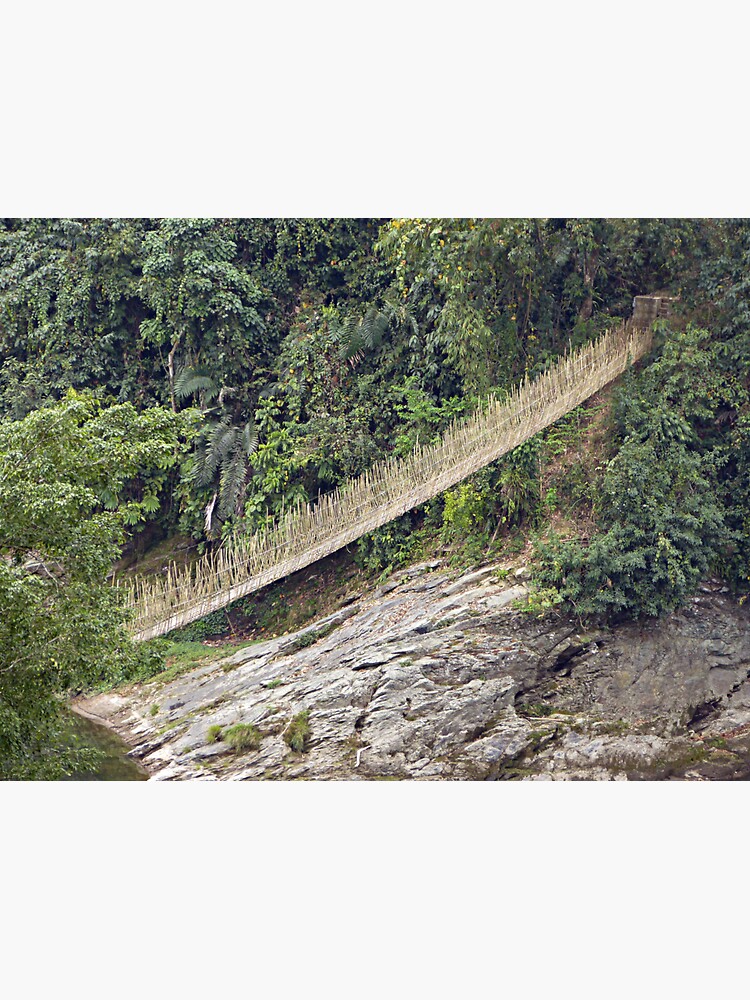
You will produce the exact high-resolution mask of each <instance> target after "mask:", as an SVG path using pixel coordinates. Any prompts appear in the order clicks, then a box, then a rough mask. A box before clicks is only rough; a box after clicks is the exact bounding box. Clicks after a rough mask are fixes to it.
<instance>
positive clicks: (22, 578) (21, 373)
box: [0, 219, 750, 778]
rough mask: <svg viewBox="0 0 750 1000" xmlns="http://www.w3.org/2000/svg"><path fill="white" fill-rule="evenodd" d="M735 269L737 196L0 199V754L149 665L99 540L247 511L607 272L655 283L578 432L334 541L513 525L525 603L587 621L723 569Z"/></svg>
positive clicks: (743, 311)
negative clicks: (526, 546) (189, 215)
mask: <svg viewBox="0 0 750 1000" xmlns="http://www.w3.org/2000/svg"><path fill="white" fill-rule="evenodd" d="M748 275H750V222H749V221H748V220H730V219H723V220H693V219H4V220H0V556H1V557H2V558H0V633H1V636H0V778H29V777H31V778H37V777H56V776H58V775H60V774H64V773H68V772H70V771H71V770H72V769H74V768H75V767H76V766H77V765H79V764H80V761H79V760H78V758H77V751H75V750H74V749H71V748H70V747H69V746H68V745H67V744H66V742H65V739H64V732H63V729H64V727H63V722H62V719H61V715H60V705H61V695H62V694H63V693H65V692H70V691H76V690H81V689H83V688H85V687H88V686H90V685H92V684H100V683H113V682H116V681H118V680H124V679H128V678H135V677H145V676H148V675H149V673H150V672H152V671H153V670H154V669H155V668H156V666H157V665H158V664H159V662H160V652H159V644H158V643H155V644H153V645H148V644H144V645H143V646H141V647H135V646H134V645H133V644H132V643H131V642H130V641H129V639H128V638H127V635H126V633H125V631H124V628H123V612H122V609H121V608H120V606H119V603H118V600H117V596H116V592H115V591H114V590H113V589H112V588H111V587H110V586H109V583H108V582H107V577H108V575H111V571H112V567H113V566H114V564H115V563H116V561H117V559H118V558H119V557H120V555H121V553H122V552H123V550H124V551H125V552H126V553H128V552H133V551H134V550H136V549H142V548H144V547H145V546H146V545H147V544H150V543H151V542H153V541H156V540H159V539H168V538H170V537H172V536H176V535H180V536H183V537H185V536H186V537H188V538H190V539H191V540H192V544H194V545H195V546H197V547H199V548H200V549H201V550H203V549H205V548H206V547H211V546H216V545H219V544H221V542H222V539H225V538H226V537H228V536H230V535H233V534H236V533H240V532H250V531H253V530H254V529H255V528H257V526H258V525H260V524H262V523H263V522H264V520H265V519H267V518H273V517H275V516H277V515H278V514H279V512H280V511H282V510H283V509H284V507H285V506H286V505H288V504H290V503H292V502H294V500H295V499H297V498H303V499H314V498H315V497H316V496H317V494H318V493H319V492H320V491H326V490H329V489H331V488H333V487H334V486H336V485H337V484H339V483H341V482H342V481H344V480H345V479H346V478H348V477H350V476H352V475H355V474H357V473H359V472H361V471H363V470H364V469H365V468H366V467H367V466H368V465H370V464H371V463H372V462H373V461H374V460H376V459H377V458H379V457H382V456H384V455H386V454H389V453H394V452H395V453H397V454H398V453H406V452H408V451H409V449H411V448H412V447H413V446H414V444H415V443H416V442H417V441H422V442H425V441H428V440H430V439H432V438H433V437H434V436H435V435H437V434H439V433H440V432H441V431H442V430H443V429H444V428H445V427H446V426H447V424H448V423H449V422H450V421H451V420H452V419H454V418H455V417H456V416H460V415H461V414H464V413H467V412H470V411H471V409H472V408H473V407H474V406H476V405H477V404H478V402H479V401H480V400H481V398H482V397H483V396H485V395H486V394H488V393H491V392H492V393H502V392H504V391H505V390H507V389H508V388H509V387H510V386H512V385H513V384H514V383H515V382H516V381H517V380H518V379H520V378H521V377H523V376H524V375H527V374H531V375H533V374H535V373H537V372H540V371H542V370H543V369H544V367H545V365H547V364H549V363H550V361H552V360H553V359H554V358H555V357H557V356H558V355H559V354H560V353H561V352H562V351H564V350H565V349H566V348H567V347H568V346H569V345H571V344H572V345H577V344H580V343H583V342H585V341H586V340H588V339H590V338H593V337H595V336H596V335H597V334H598V333H599V332H600V331H602V330H603V329H606V328H607V327H608V326H609V325H611V324H612V322H613V321H614V320H617V319H620V318H626V317H628V316H629V315H630V313H631V311H632V300H633V297H634V296H635V295H639V294H647V293H652V292H657V291H659V292H663V293H665V294H669V295H675V296H679V303H678V305H677V306H676V307H675V309H674V311H673V317H672V319H670V320H669V321H668V322H665V321H660V323H659V326H658V329H657V333H656V337H655V344H654V351H653V354H652V356H651V358H649V359H647V362H646V363H644V364H641V365H640V366H639V367H638V369H637V370H636V371H633V372H631V373H630V374H629V375H628V376H627V377H626V378H624V379H623V380H622V381H621V384H620V385H619V387H618V388H617V390H616V391H615V392H614V394H613V395H612V396H611V399H610V400H609V408H608V411H607V412H608V418H607V423H606V428H605V431H606V433H605V434H604V437H603V439H602V440H601V441H599V442H598V443H597V445H596V449H593V446H588V445H586V446H582V447H580V448H579V449H578V451H577V452H576V449H575V448H574V449H573V450H572V451H571V452H570V455H573V454H578V455H579V457H578V458H576V459H575V460H573V459H572V458H570V455H569V454H568V450H566V449H567V448H568V444H569V443H570V441H572V440H573V437H574V436H575V433H576V428H579V429H580V420H579V419H578V418H577V417H575V416H573V417H571V419H570V420H566V421H562V422H561V424H560V425H556V427H554V428H551V429H549V430H548V431H547V432H545V434H544V435H540V436H539V437H538V438H535V439H533V440H532V441H530V442H528V443H527V444H526V445H524V446H523V447H522V448H519V449H518V450H517V451H516V452H514V453H513V454H511V455H509V456H507V457H506V458H504V459H502V460H500V461H499V462H497V463H495V464H494V465H493V466H490V467H488V468H487V469H485V470H483V471H482V472H481V473H479V474H477V475H476V476H474V477H472V478H471V479H470V480H468V481H467V482H465V483H463V484H461V485H460V486H458V487H456V488H455V489H453V490H450V491H448V492H447V493H446V494H445V495H444V496H442V497H440V498H438V499H437V500H435V501H433V502H431V503H430V504H429V505H427V507H426V508H423V509H422V510H419V511H415V512H411V513H410V514H407V515H405V516H404V517H403V518H400V519H399V520H398V521H396V522H394V523H393V524H391V525H388V526H387V527H386V528H383V529H380V530H379V531H377V532H374V533H373V534H372V535H371V536H368V537H367V538H365V539H362V540H361V541H360V543H359V544H358V547H357V548H358V554H357V557H358V559H359V560H360V562H361V563H362V564H363V565H365V566H367V567H369V568H371V569H373V570H382V569H385V568H386V567H389V566H394V565H397V564H398V563H399V562H403V561H405V560H407V559H409V558H410V557H412V555H413V554H414V552H415V544H416V542H417V541H419V540H422V539H424V537H425V534H430V533H431V534H432V536H434V537H437V538H439V539H441V540H442V541H443V542H444V543H446V544H452V543H455V542H456V540H457V539H461V544H462V545H464V546H465V547H466V548H467V551H469V552H470V554H471V555H472V556H473V557H481V555H482V553H484V552H486V551H487V548H488V546H490V545H495V546H498V545H499V546H502V545H503V544H511V543H514V542H515V541H516V540H517V538H518V536H519V533H525V537H526V536H529V535H533V537H534V539H535V544H536V561H535V570H534V572H535V579H536V581H537V586H538V593H539V595H540V598H539V600H540V605H541V606H544V605H545V603H546V605H549V606H552V605H558V604H560V603H565V604H567V605H568V606H570V607H572V608H573V609H575V610H576V611H577V612H578V613H579V614H581V615H606V616H609V617H613V618H615V619H616V618H617V617H620V616H628V617H638V616H639V615H660V614H662V613H664V612H666V611H668V610H670V609H672V608H674V607H677V606H678V605H679V604H680V603H681V602H682V601H684V600H685V599H686V598H687V597H688V596H689V595H690V594H691V593H692V592H693V590H694V589H695V587H696V586H697V585H698V583H699V582H700V580H701V578H702V577H703V576H705V575H706V574H707V573H709V572H713V573H717V574H720V575H721V576H722V577H723V578H724V580H725V581H726V582H727V585H728V586H730V587H731V588H732V589H734V590H736V591H741V590H743V589H747V586H748V582H749V578H750V547H749V545H748V531H749V529H750V405H749V403H748V392H749V391H750V299H749V298H748V290H749V289H748V282H749V281H750V279H749V278H748ZM566 435H567V437H566ZM566 442H567V443H568V444H566ZM579 444H580V440H579ZM587 448H588V450H587ZM563 452H565V455H566V456H568V457H566V458H564V460H561V462H560V463H558V465H559V466H561V468H557V470H556V472H555V475H554V476H551V475H550V473H549V470H550V468H551V467H552V465H553V464H554V462H553V460H554V458H555V456H556V455H557V454H558V453H559V454H560V455H562V454H563ZM581 456H582V457H581ZM582 512H583V514H584V515H585V520H586V524H587V531H586V532H585V537H584V534H583V533H582V532H580V531H576V526H577V525H578V524H579V523H580V516H579V515H581V513H582ZM79 756H80V755H79Z"/></svg>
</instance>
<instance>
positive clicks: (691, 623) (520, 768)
mask: <svg viewBox="0 0 750 1000" xmlns="http://www.w3.org/2000/svg"><path fill="white" fill-rule="evenodd" d="M523 577H524V574H523V573H522V572H519V573H518V574H517V575H516V574H514V573H513V572H512V571H511V572H510V574H509V575H504V578H503V579H500V575H499V574H498V573H497V570H496V567H485V568H483V569H480V570H477V571H474V572H470V573H465V574H464V575H463V576H462V577H460V578H459V579H454V578H453V577H452V576H451V575H450V574H449V573H448V572H446V571H445V570H444V569H442V568H440V567H439V566H437V565H436V564H434V563H429V564H423V565H422V566H419V567H412V568H411V569H410V570H408V571H405V572H403V573H401V574H398V575H397V576H395V577H394V578H393V579H392V580H391V581H390V582H389V584H387V585H385V586H384V587H381V588H380V589H379V590H376V591H375V592H374V593H373V594H371V595H370V596H369V598H368V599H367V600H363V601H361V602H360V603H357V604H354V605H351V606H349V607H347V608H344V609H342V610H341V611H339V612H337V613H336V614H334V615H331V616H329V617H327V618H324V619H321V620H320V621H317V622H315V623H314V624H312V625H310V626H308V627H306V628H305V629H302V630H301V631H299V632H297V633H294V634H290V635H286V636H281V637H279V638H277V639H273V640H269V641H264V642H260V643H257V644H255V645H252V646H249V647H247V648H245V649H242V650H240V651H239V652H237V653H235V654H234V655H232V656H230V657H228V658H224V659H217V661H216V662H213V663H211V664H210V665H208V666H201V667H200V668H198V669H196V670H194V671H192V672H191V673H187V674H184V675H183V676H181V677H179V678H177V679H175V680H173V681H171V682H169V683H167V684H164V683H161V682H159V681H154V682H150V683H147V684H142V685H139V686H136V687H133V688H131V689H129V690H127V691H124V692H120V693H118V694H110V695H100V696H97V697H95V698H91V699H87V700H86V702H85V703H83V707H84V708H85V709H86V710H87V711H88V712H90V713H94V714H96V715H99V716H100V717H102V718H105V719H107V720H108V721H109V722H110V724H112V725H113V726H114V727H115V728H116V729H117V730H118V731H119V732H120V733H121V734H122V735H123V736H125V738H126V739H127V740H128V741H129V742H130V743H131V744H132V745H133V750H132V753H133V754H134V755H135V756H136V757H138V758H139V759H140V760H141V761H142V762H143V763H144V764H145V765H146V767H148V769H149V771H150V772H151V774H152V776H153V777H155V778H157V779H184V778H191V779H196V778H202V779H206V778H233V779H259V778H281V779H290V778H316V779H330V778H346V779H378V778H379V779H384V778H413V779H416V778H419V779H473V780H484V779H510V778H514V779H519V778H520V779H535V780H540V779H625V778H628V779H631V780H632V779H654V778H659V779H663V778H693V779H699V778H704V779H711V778H713V779H717V778H721V779H723V778H744V777H746V776H748V775H749V774H750V681H749V680H748V674H749V673H750V631H749V630H748V619H749V610H750V609H749V608H748V606H744V607H742V606H740V605H738V603H737V602H736V601H735V600H733V599H732V598H731V597H730V596H729V595H727V594H725V593H721V592H720V591H721V589H722V588H721V585H720V583H719V582H718V581H708V582H707V583H706V584H705V585H704V586H703V588H702V590H701V593H700V594H699V596H697V597H695V598H694V599H693V600H692V601H691V602H690V603H689V604H688V605H687V606H686V607H684V608H683V609H681V610H680V611H679V612H677V613H675V614H673V615H671V616H669V617H668V618H666V619H664V620H662V621H659V622H648V623H635V624H628V625H623V626H619V627H617V628H613V629H604V628H582V627H581V625H580V623H579V622H577V621H575V620H573V619H570V618H551V617H547V618H545V619H541V620H540V619H536V618H533V617H530V616H529V615H527V614H524V613H522V612H520V611H519V610H518V608H517V602H518V599H523V597H524V595H525V593H526V591H525V587H524V584H523V582H522V580H523ZM153 706H158V710H156V709H154V708H153ZM305 711H306V712H307V713H308V715H307V725H308V726H309V735H308V738H307V740H306V745H305V749H303V750H294V749H292V748H291V747H290V745H289V735H290V732H291V729H290V723H291V722H292V720H293V719H294V718H296V717H297V716H299V714H300V713H302V712H305ZM152 712H153V713H154V714H152ZM236 723H246V724H250V725H252V726H254V727H255V728H256V730H257V731H258V733H259V740H260V745H259V746H258V747H257V748H255V749H248V750H244V751H242V750H235V749H232V748H231V747H230V746H229V745H228V744H227V743H226V742H225V741H224V740H223V739H219V740H217V741H216V742H213V743H211V742H209V738H208V729H209V727H210V726H222V727H224V728H226V727H230V726H232V725H234V724H236Z"/></svg>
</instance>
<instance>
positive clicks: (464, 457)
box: [126, 323, 651, 639]
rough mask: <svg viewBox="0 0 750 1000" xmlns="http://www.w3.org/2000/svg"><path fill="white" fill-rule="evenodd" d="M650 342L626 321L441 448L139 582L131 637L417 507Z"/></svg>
mask: <svg viewBox="0 0 750 1000" xmlns="http://www.w3.org/2000/svg"><path fill="white" fill-rule="evenodd" d="M650 341H651V334H650V332H648V331H646V330H643V329H640V328H638V327H635V326H633V325H632V324H631V323H625V324H623V325H622V326H620V327H618V328H617V329H615V330H612V331H610V332H609V333H607V334H605V335H604V336H602V337H601V338H600V339H599V340H598V341H597V342H596V343H594V344H587V345H585V346H584V347H581V348H579V349H577V350H575V351H572V352H569V353H568V354H567V355H565V356H564V357H563V358H562V359H561V360H560V361H559V362H558V363H557V364H556V365H555V366H554V367H552V368H550V369H549V370H548V371H546V372H545V373H544V374H543V375H541V376H540V377H539V378H537V379H536V380H535V381H533V382H532V381H529V380H525V381H523V382H522V383H521V384H520V385H519V386H517V387H516V388H514V389H513V391H512V392H511V393H510V394H509V396H508V398H507V399H505V400H503V401H502V402H500V401H498V400H497V399H494V398H490V399H488V400H487V402H486V405H484V406H483V407H481V408H480V409H478V410H477V411H476V412H475V413H474V414H473V415H472V416H470V417H468V418H466V419H463V420H460V421H456V422H455V423H454V424H453V425H452V426H451V427H450V428H449V429H448V430H447V431H446V432H445V434H444V435H443V436H442V438H441V439H440V440H439V441H438V442H437V443H436V444H434V445H429V446H417V448H415V450H414V451H413V452H412V453H411V454H410V455H408V456H407V457H406V458H390V459H385V460H384V461H381V462H378V463H376V464H375V465H374V466H372V468H370V469H368V470H367V471H366V472H364V473H363V474H362V475H361V476H359V477H357V478H356V479H352V480H349V481H348V482H347V483H345V484H344V485H342V486H341V487H339V488H338V489H336V490H334V491H333V492H332V493H329V494H327V495H325V496H321V497H320V498H319V499H318V500H317V502H316V503H314V504H299V505H297V506H295V507H294V508H292V509H291V510H290V511H289V512H288V513H287V514H286V515H285V516H284V517H283V518H282V519H281V520H279V521H278V522H277V523H276V524H274V525H272V526H269V527H268V528H266V529H264V530H262V531H259V532H258V533H256V534H254V535H252V536H250V537H249V538H248V539H246V540H243V541H242V542H239V543H235V544H232V545H228V546H224V547H222V548H220V549H219V550H218V551H217V552H215V553H211V554H210V555H207V556H205V557H204V558H203V559H201V560H200V561H199V562H197V563H196V564H194V565H193V566H191V567H189V568H186V569H183V570H178V569H177V567H176V566H174V565H172V566H170V567H169V570H168V571H167V573H166V574H165V575H164V577H163V578H158V579H150V580H137V581H136V583H135V584H134V585H132V586H130V587H129V589H128V592H127V597H126V601H127V604H128V605H129V606H130V607H131V608H132V609H133V617H132V620H131V622H130V626H129V627H130V629H131V631H132V633H133V637H134V638H135V639H151V638H153V637H155V636H158V635H164V634H165V633H167V632H170V631H171V630H172V629H175V628H180V627H182V626H184V625H187V624H189V623H190V622H192V621H196V620H197V619H199V618H202V617H203V616H204V615H207V614H209V613H210V612H212V611H216V610H218V609H219V608H223V607H224V606H226V605H227V604H230V603H231V602H232V601H236V600H238V599H239V598H240V597H244V596H245V595H247V594H251V593H252V592H253V591H256V590H260V589H261V588H262V587H265V586H266V585H267V584H269V583H273V581H274V580H279V579H281V578H282V577H285V576H287V575H288V574H290V573H294V572H295V571H296V570H298V569H302V567H303V566H308V565H309V564H310V563H313V562H315V561H316V560H318V559H322V558H323V557H324V556H327V555H329V554H330V553H332V552H335V551H336V550H337V549H340V548H342V547H343V546H345V545H348V544H349V543H350V542H353V541H354V540H355V539H357V538H359V537H360V536H361V535H364V534H367V532H369V531H373V530H374V529H375V528H379V527H381V526H382V525H384V524H387V523H388V522H389V521H392V520H393V519H394V518H396V517H399V515H401V514H404V513H405V512H406V511H408V510H411V509H412V508H413V507H418V506H420V505H421V504H423V503H425V502H426V501H427V500H429V499H431V498H432V497H434V496H437V495H438V494H439V493H442V492H443V491H444V490H446V489H448V488H449V487H451V486H454V485H455V484H456V483H459V482H461V480H463V479H465V478H466V477H467V476H470V475H471V474H472V473H474V472H477V471H478V470H479V469H481V468H483V467H484V466H485V465H488V464H489V463H490V462H493V461H495V459H497V458H500V457H501V456H502V455H505V454H506V453H507V452H509V451H512V450H513V449H514V448H517V447H518V445H520V444H523V442H524V441H527V440H528V439H529V438H531V437H533V436H534V435H535V434H537V433H538V432H539V431H541V430H543V429H544V428H545V427H547V426H549V425H550V424H552V423H554V422H555V421H556V420H559V418H560V417H562V416H564V414H566V413H568V412H569V411H570V410H572V409H574V408H575V407H576V406H578V405H579V404H580V403H582V402H583V401H584V400H585V399H588V397H589V396H591V395H593V393H595V392H597V391H598V390H599V389H601V388H602V387H603V386H605V385H606V384H607V383H608V382H611V381H612V379H614V378H616V377H617V376H618V375H620V374H621V373H622V372H623V371H625V369H626V368H627V367H628V365H629V364H630V363H631V362H632V361H635V360H637V359H638V358H639V357H641V356H642V355H643V354H645V353H646V351H647V350H648V348H649V345H650Z"/></svg>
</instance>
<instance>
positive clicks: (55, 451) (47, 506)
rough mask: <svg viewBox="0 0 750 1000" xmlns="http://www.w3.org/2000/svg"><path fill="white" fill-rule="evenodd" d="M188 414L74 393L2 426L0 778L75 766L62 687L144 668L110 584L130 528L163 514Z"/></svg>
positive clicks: (144, 655) (144, 658) (47, 774)
mask: <svg viewBox="0 0 750 1000" xmlns="http://www.w3.org/2000/svg"><path fill="white" fill-rule="evenodd" d="M188 416H189V415H185V416H183V415H180V416H177V415H175V414H173V413H172V412H171V411H169V410H165V409H163V408H161V407H153V408H150V409H148V410H146V411H145V412H143V413H138V412H137V411H136V410H135V409H134V408H133V406H132V405H131V404H129V403H125V404H119V405H115V406H111V407H103V406H101V405H100V404H99V403H98V402H97V401H95V400H93V399H92V398H91V397H90V396H79V395H75V394H72V393H71V395H69V396H68V397H67V398H66V399H65V400H64V401H62V402H61V403H59V404H57V405H56V406H48V407H44V408H42V409H39V410H36V411H34V412H33V413H31V414H29V415H28V416H27V417H25V418H24V419H23V420H20V421H16V422H4V423H2V424H0V778H38V777H43V778H54V777H57V776H58V775H59V774H61V773H66V772H67V771H68V770H71V769H75V766H76V765H77V763H80V762H79V761H78V760H77V757H76V754H75V752H74V751H70V750H68V749H67V748H66V746H65V743H64V739H65V733H64V730H65V725H64V720H63V719H62V717H61V715H60V711H59V707H60V706H59V702H58V700H57V697H56V695H57V693H58V692H59V691H62V690H66V689H71V688H81V687H84V686H88V685H90V684H93V683H96V682H100V681H102V680H104V679H110V680H118V679H124V678H125V677H127V676H133V675H135V674H137V673H138V672H139V671H142V670H143V669H147V668H148V659H149V656H150V652H149V650H148V649H147V648H146V647H143V648H137V647H135V646H134V645H133V644H132V642H130V640H129V639H128V638H127V636H126V635H125V632H124V630H123V628H122V623H123V620H124V615H123V612H122V609H121V608H120V606H119V605H118V601H117V596H116V593H115V591H114V590H113V589H112V588H110V587H107V586H103V583H104V580H105V578H106V576H107V574H108V573H109V571H110V569H111V566H112V563H113V561H114V559H115V558H117V556H118V555H119V552H120V546H121V544H122V542H123V539H124V531H125V528H126V526H128V525H133V524H135V523H136V522H137V521H139V520H140V519H142V518H143V517H146V516H148V514H149V513H153V511H154V510H156V509H158V506H159V491H160V488H161V486H162V484H163V482H164V481H165V478H166V475H167V471H168V470H169V468H170V467H171V466H173V465H174V464H175V463H176V462H177V461H178V459H179V453H180V452H179V440H180V435H181V434H182V435H184V433H185V432H186V431H187V429H188V426H189V423H188ZM61 742H62V745H61Z"/></svg>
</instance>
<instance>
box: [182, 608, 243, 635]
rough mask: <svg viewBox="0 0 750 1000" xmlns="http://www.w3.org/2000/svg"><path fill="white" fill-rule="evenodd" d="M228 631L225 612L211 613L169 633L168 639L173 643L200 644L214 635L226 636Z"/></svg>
mask: <svg viewBox="0 0 750 1000" xmlns="http://www.w3.org/2000/svg"><path fill="white" fill-rule="evenodd" d="M228 631H229V622H228V621H227V614H226V610H225V609H224V608H222V609H221V610H220V611H212V612H211V614H210V615H206V616H205V618H199V619H198V621H196V622H191V623H190V624H189V625H185V627H184V628H178V629H175V630H174V631H173V632H170V633H169V639H170V640H171V641H173V642H183V641H184V642H202V641H203V639H209V638H211V636H214V635H226V634H227V632H228Z"/></svg>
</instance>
